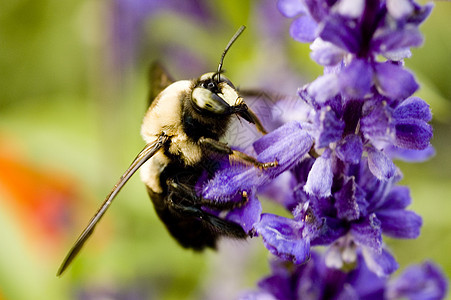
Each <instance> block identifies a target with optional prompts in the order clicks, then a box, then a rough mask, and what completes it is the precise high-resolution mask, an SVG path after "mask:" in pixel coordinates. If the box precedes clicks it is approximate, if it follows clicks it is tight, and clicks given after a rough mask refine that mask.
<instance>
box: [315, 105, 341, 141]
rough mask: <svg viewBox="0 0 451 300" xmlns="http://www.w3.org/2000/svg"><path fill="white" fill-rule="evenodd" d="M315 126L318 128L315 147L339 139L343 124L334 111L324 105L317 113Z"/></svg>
mask: <svg viewBox="0 0 451 300" xmlns="http://www.w3.org/2000/svg"><path fill="white" fill-rule="evenodd" d="M317 119H318V120H316V121H317V123H318V124H317V127H318V128H319V137H318V138H317V141H316V145H315V146H316V147H317V148H324V147H327V146H329V144H330V143H334V142H336V141H338V140H340V139H341V136H342V134H343V129H344V127H345V124H344V122H343V121H342V120H340V119H339V118H338V117H337V115H336V113H335V112H334V111H333V110H332V109H331V108H330V106H326V107H325V108H323V109H322V110H321V111H320V112H319V114H317Z"/></svg>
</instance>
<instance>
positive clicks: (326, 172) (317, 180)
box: [304, 149, 333, 197]
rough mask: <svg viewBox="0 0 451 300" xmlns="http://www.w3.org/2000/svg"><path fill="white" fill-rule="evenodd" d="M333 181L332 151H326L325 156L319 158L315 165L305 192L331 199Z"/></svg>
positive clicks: (308, 178)
mask: <svg viewBox="0 0 451 300" xmlns="http://www.w3.org/2000/svg"><path fill="white" fill-rule="evenodd" d="M332 179H333V173H332V160H331V157H330V151H329V150H328V149H326V151H324V153H323V155H321V156H320V157H318V158H317V159H316V160H315V162H314V163H313V166H312V169H311V170H310V173H309V175H308V177H307V182H306V183H305V186H304V191H305V192H307V193H308V194H311V195H315V196H317V197H329V196H330V195H331V193H330V191H331V188H332Z"/></svg>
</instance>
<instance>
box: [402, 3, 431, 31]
mask: <svg viewBox="0 0 451 300" xmlns="http://www.w3.org/2000/svg"><path fill="white" fill-rule="evenodd" d="M413 4H414V6H415V11H414V13H413V14H412V15H411V16H409V17H408V18H407V22H408V23H409V24H411V25H417V26H418V25H420V24H421V23H422V22H423V21H424V20H425V19H426V18H427V17H428V16H429V14H430V13H431V11H432V8H433V7H434V3H432V2H431V3H427V4H426V5H424V6H420V5H418V4H416V3H415V2H414V3H413Z"/></svg>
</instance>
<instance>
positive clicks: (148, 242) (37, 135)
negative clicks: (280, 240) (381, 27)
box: [0, 0, 451, 300]
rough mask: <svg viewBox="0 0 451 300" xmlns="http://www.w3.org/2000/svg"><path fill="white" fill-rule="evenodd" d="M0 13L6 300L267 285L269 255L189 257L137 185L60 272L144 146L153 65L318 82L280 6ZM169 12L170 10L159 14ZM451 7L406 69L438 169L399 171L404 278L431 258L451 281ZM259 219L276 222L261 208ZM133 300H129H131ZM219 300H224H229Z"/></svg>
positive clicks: (0, 273) (85, 7)
mask: <svg viewBox="0 0 451 300" xmlns="http://www.w3.org/2000/svg"><path fill="white" fill-rule="evenodd" d="M186 2H188V3H189V5H187V4H184V5H179V3H180V2H178V1H176V0H173V1H162V0H160V1H157V0H154V1H150V0H149V1H144V0H133V1H132V0H114V1H113V0H112V1H103V0H98V1H75V0H68V1H56V0H42V1H31V0H12V1H4V3H2V5H1V9H0V70H1V71H0V237H1V238H2V247H0V249H1V250H0V298H1V299H19V300H20V299H95V298H96V297H97V298H99V297H100V295H103V296H105V297H110V298H111V299H148V298H151V299H152V298H153V299H198V298H211V299H213V298H214V299H230V298H233V295H234V294H235V293H237V292H239V291H240V290H243V289H249V288H252V287H253V285H254V283H255V282H256V280H257V279H258V278H259V277H261V276H262V275H263V274H265V273H267V271H268V267H267V261H266V257H265V254H264V250H263V249H262V246H261V245H260V243H255V241H252V240H250V241H249V242H245V243H241V242H240V243H238V242H233V241H232V242H226V243H224V244H223V245H222V246H223V247H222V248H221V249H220V251H219V253H215V252H212V251H207V252H206V253H204V254H196V253H193V252H192V251H187V250H184V249H182V248H180V247H179V246H178V245H177V244H176V243H175V242H174V241H173V239H172V238H171V237H170V236H169V235H168V234H167V233H166V231H165V229H164V228H163V225H162V224H160V222H159V221H158V220H157V218H156V216H155V213H154V212H153V208H152V205H151V204H150V201H149V199H148V197H147V194H146V192H145V189H144V186H143V184H142V183H141V182H140V180H139V178H138V176H135V177H136V178H133V179H132V180H131V182H130V183H129V184H128V186H127V187H126V188H125V189H124V190H123V191H122V192H121V194H120V195H119V197H118V198H117V200H116V201H115V203H114V204H113V206H112V207H111V210H110V211H109V212H108V214H107V216H106V217H105V218H104V220H102V222H101V224H100V225H99V226H98V229H97V230H96V232H95V234H94V235H93V237H92V239H91V240H90V241H89V242H88V243H87V245H86V248H85V249H84V250H83V251H82V252H81V255H80V257H78V259H77V260H76V261H75V262H74V264H73V265H72V266H71V268H70V269H69V270H68V272H67V274H64V276H63V277H62V278H56V277H55V273H56V270H57V268H58V265H59V263H60V262H61V260H62V259H63V257H64V255H65V254H66V251H67V250H69V247H70V246H71V243H72V242H73V241H74V240H75V238H76V236H77V235H78V234H79V232H80V231H81V229H82V228H83V226H85V224H86V223H87V221H88V220H89V218H90V217H91V215H92V214H93V213H94V212H95V211H96V209H97V206H98V205H99V204H100V203H101V201H102V199H103V197H104V196H105V195H106V194H107V193H108V192H109V189H110V188H111V187H112V186H113V185H114V183H115V182H116V180H117V179H118V178H119V176H120V175H121V173H122V172H123V171H124V170H125V168H126V167H127V166H128V163H129V162H130V161H131V160H132V158H133V157H134V156H135V154H136V153H137V152H138V151H139V150H140V149H141V147H142V145H143V142H142V141H141V138H140V136H139V129H140V123H141V118H142V116H143V114H144V111H145V109H146V89H147V77H146V72H147V67H148V65H149V64H150V62H151V61H154V60H159V61H161V62H162V63H163V64H165V65H166V66H167V69H168V70H169V71H170V73H171V74H172V75H173V76H174V77H175V78H177V79H185V78H192V77H197V76H199V75H200V74H202V73H204V72H207V71H213V70H215V69H216V67H217V63H218V61H219V57H220V55H221V53H222V50H223V48H224V46H225V44H226V43H227V41H228V39H229V38H230V37H231V35H232V34H233V33H234V32H235V30H236V29H237V28H238V27H239V26H240V25H242V24H245V25H246V26H247V27H248V28H247V30H246V31H245V33H244V34H243V36H242V37H240V39H239V40H238V41H237V43H236V44H235V45H234V46H233V48H232V49H231V50H230V52H229V54H228V55H227V57H226V60H225V69H226V71H227V76H228V77H229V78H231V79H232V81H233V82H234V83H235V84H236V85H238V86H240V87H243V88H244V87H251V88H258V87H263V88H266V89H272V90H275V91H276V92H278V93H283V94H286V93H293V94H294V93H295V92H296V87H298V86H301V85H303V84H305V83H306V82H308V81H311V80H312V79H314V78H315V77H316V76H317V75H319V74H320V73H321V70H319V69H318V68H317V67H315V64H314V63H312V62H311V60H310V58H309V57H308V52H309V49H308V46H306V45H300V44H299V43H295V42H294V41H291V40H290V38H289V35H288V29H287V28H288V25H289V24H288V22H289V21H288V20H285V19H283V18H282V17H281V16H279V14H278V12H277V10H276V8H275V3H276V1H275V0H265V1H250V0H246V1H242V0H215V1H207V0H203V1H201V0H197V1H195V0H192V1H186ZM163 3H164V4H163ZM450 17H451V3H449V2H446V1H443V2H437V3H436V7H435V9H434V10H433V12H432V16H431V17H430V18H429V19H428V20H427V21H426V23H425V24H424V25H423V26H422V27H421V28H422V31H423V33H424V35H425V38H426V42H425V44H424V46H423V47H422V48H420V49H416V50H414V51H413V56H412V58H410V59H408V60H407V67H409V68H411V69H412V70H413V71H414V73H415V74H416V76H417V78H418V80H419V81H420V83H421V90H420V91H419V93H418V94H419V95H420V96H421V97H422V98H423V99H425V100H426V101H428V102H429V103H430V104H431V107H432V111H433V113H434V126H435V137H434V140H433V144H434V146H435V147H436V151H437V155H436V156H435V158H433V159H432V160H431V161H429V162H426V163H422V164H413V165H410V164H401V169H402V171H403V172H404V175H405V179H404V181H403V183H404V184H407V185H409V186H410V187H411V189H412V197H413V199H414V200H413V206H414V207H413V209H414V210H415V211H416V212H418V213H419V214H421V215H422V216H423V219H424V226H423V230H422V234H421V236H420V238H419V239H418V240H413V241H401V242H395V241H393V242H392V241H388V244H389V247H391V248H392V249H393V250H394V252H395V254H396V257H397V258H398V259H399V261H400V263H401V267H404V266H406V265H407V264H409V263H418V262H420V261H422V260H423V259H425V258H431V259H433V260H435V261H436V262H437V263H439V264H441V265H442V266H443V268H444V270H445V272H446V273H447V274H448V275H451V258H450V257H449V255H448V248H449V247H450V246H451V235H449V234H448V232H449V231H450V229H451V221H450V218H449V216H448V212H450V211H451V204H450V203H451V202H449V201H448V195H449V194H450V193H451V159H450V158H449V153H451V143H450V140H451V133H450V132H451V130H450V126H451V123H450V101H449V99H451V85H450V84H449V75H448V72H449V66H451V56H450V55H449V53H451V40H450V39H449V37H450V36H451V26H449V22H450V21H449V20H450ZM264 209H273V208H272V207H270V208H269V207H265V208H264ZM133 297H135V298H133ZM221 297H222V298H221Z"/></svg>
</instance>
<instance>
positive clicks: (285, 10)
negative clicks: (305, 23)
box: [277, 0, 307, 18]
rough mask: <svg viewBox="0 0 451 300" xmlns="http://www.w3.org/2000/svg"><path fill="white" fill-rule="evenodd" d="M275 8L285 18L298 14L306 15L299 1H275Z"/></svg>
mask: <svg viewBox="0 0 451 300" xmlns="http://www.w3.org/2000/svg"><path fill="white" fill-rule="evenodd" d="M277 8H278V9H279V11H280V13H281V14H282V15H284V16H285V17H287V18H293V17H295V16H297V15H299V14H300V13H307V10H306V8H305V6H304V4H303V3H302V1H301V0H279V1H277Z"/></svg>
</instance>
